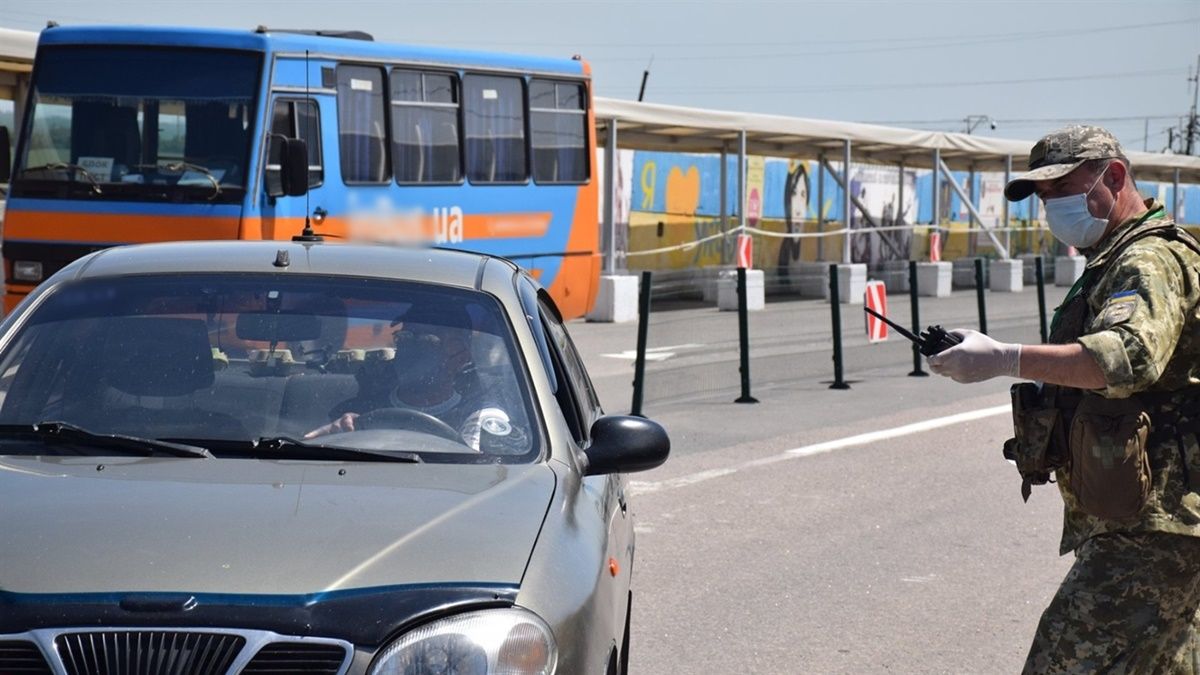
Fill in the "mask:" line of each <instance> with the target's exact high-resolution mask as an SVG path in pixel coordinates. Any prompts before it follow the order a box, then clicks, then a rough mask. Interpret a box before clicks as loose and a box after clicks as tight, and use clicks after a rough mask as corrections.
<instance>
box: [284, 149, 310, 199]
mask: <svg viewBox="0 0 1200 675" xmlns="http://www.w3.org/2000/svg"><path fill="white" fill-rule="evenodd" d="M279 143H280V148H279V183H280V186H281V187H282V188H283V194H285V195H287V196H288V197H300V196H302V195H303V194H304V193H306V192H308V144H307V143H305V142H304V141H303V140H301V139H299V138H281V139H279Z"/></svg>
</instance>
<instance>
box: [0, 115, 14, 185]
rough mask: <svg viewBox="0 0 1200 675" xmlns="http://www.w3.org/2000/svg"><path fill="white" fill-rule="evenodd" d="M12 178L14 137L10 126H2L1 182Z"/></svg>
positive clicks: (0, 149)
mask: <svg viewBox="0 0 1200 675" xmlns="http://www.w3.org/2000/svg"><path fill="white" fill-rule="evenodd" d="M11 179H12V139H11V138H10V137H9V135H8V127H0V183H7V182H9V180H11Z"/></svg>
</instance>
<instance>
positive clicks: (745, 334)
mask: <svg viewBox="0 0 1200 675" xmlns="http://www.w3.org/2000/svg"><path fill="white" fill-rule="evenodd" d="M737 294H738V347H739V350H740V351H741V357H742V363H741V365H740V366H738V370H739V371H741V373H742V395H741V396H739V397H737V398H736V399H734V401H733V402H734V403H758V399H756V398H754V397H753V396H751V395H750V317H749V316H748V314H749V311H748V309H747V307H746V268H744V267H739V268H738V271H737Z"/></svg>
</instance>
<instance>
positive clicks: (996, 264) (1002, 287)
mask: <svg viewBox="0 0 1200 675" xmlns="http://www.w3.org/2000/svg"><path fill="white" fill-rule="evenodd" d="M989 267H990V270H989V274H990V276H991V279H990V280H989V281H988V287H989V288H991V290H992V291H993V292H995V293H1020V292H1021V291H1023V290H1024V289H1025V271H1024V267H1025V266H1024V265H1023V264H1022V262H1021V260H1019V259H1015V258H1009V259H1008V260H993V261H992V262H991V265H990V266H989Z"/></svg>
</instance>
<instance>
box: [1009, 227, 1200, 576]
mask: <svg viewBox="0 0 1200 675" xmlns="http://www.w3.org/2000/svg"><path fill="white" fill-rule="evenodd" d="M1154 213H1155V211H1154V210H1152V211H1150V212H1148V213H1147V215H1146V216H1143V220H1142V221H1141V222H1139V223H1137V224H1136V225H1134V226H1132V227H1130V228H1129V229H1127V230H1125V231H1123V232H1121V233H1120V234H1118V235H1117V236H1118V237H1119V238H1118V239H1117V240H1116V241H1115V242H1113V243H1112V244H1111V245H1110V246H1108V247H1106V248H1105V249H1104V250H1103V251H1102V252H1101V253H1099V254H1098V255H1097V257H1096V258H1093V259H1092V260H1090V261H1089V264H1088V266H1087V268H1086V270H1085V271H1084V274H1083V275H1082V276H1081V277H1080V279H1079V280H1078V281H1077V282H1076V284H1075V285H1074V286H1073V287H1072V288H1071V290H1070V291H1069V292H1068V295H1067V298H1066V300H1064V302H1063V304H1062V305H1061V306H1060V307H1059V308H1058V310H1057V311H1056V312H1055V316H1054V322H1053V324H1052V329H1051V332H1050V336H1049V341H1050V342H1051V343H1053V344H1070V343H1073V342H1075V341H1076V340H1077V339H1078V338H1079V337H1081V336H1083V335H1084V334H1085V333H1086V331H1087V329H1088V327H1089V323H1090V322H1091V320H1092V312H1091V308H1090V306H1089V304H1088V298H1089V296H1090V295H1091V293H1092V291H1093V290H1094V289H1095V287H1096V285H1097V284H1098V283H1099V282H1100V280H1101V279H1102V278H1103V277H1104V275H1105V272H1106V271H1107V270H1108V269H1109V267H1110V266H1111V265H1112V264H1113V263H1114V262H1115V261H1116V260H1118V259H1119V258H1120V256H1121V254H1122V253H1123V252H1124V251H1125V250H1126V249H1127V248H1128V247H1129V246H1130V245H1131V244H1133V243H1134V242H1136V241H1139V240H1141V239H1145V238H1147V237H1162V238H1164V239H1167V240H1170V241H1177V242H1179V243H1181V244H1184V245H1185V246H1187V247H1188V248H1189V249H1191V250H1192V251H1194V252H1195V253H1197V255H1200V242H1197V241H1196V239H1195V238H1193V237H1192V236H1191V235H1190V234H1188V233H1187V232H1185V231H1183V230H1182V229H1180V228H1178V227H1176V225H1175V224H1174V223H1173V222H1172V221H1171V220H1169V219H1166V218H1161V219H1150V218H1149V216H1151V215H1153V214H1154ZM1040 394H1041V395H1040V397H1039V398H1040V399H1041V401H1042V404H1043V405H1044V406H1049V407H1050V408H1053V410H1054V412H1053V419H1054V424H1053V426H1054V428H1053V429H1051V430H1049V434H1048V442H1049V444H1050V445H1051V447H1050V448H1049V449H1048V451H1047V452H1048V455H1049V457H1050V458H1051V460H1057V461H1056V462H1055V466H1052V467H1048V468H1050V469H1051V470H1053V471H1054V473H1055V475H1056V476H1057V478H1058V483H1059V489H1060V491H1061V492H1062V496H1063V501H1064V503H1065V505H1066V514H1065V521H1064V530H1063V542H1062V549H1063V552H1064V553H1065V552H1067V551H1068V550H1071V549H1074V548H1076V547H1077V546H1078V545H1079V544H1081V543H1082V542H1083V541H1084V540H1086V538H1087V537H1089V536H1092V535H1094V534H1098V533H1100V532H1104V531H1112V530H1124V529H1131V530H1139V531H1142V530H1146V531H1168V532H1177V533H1181V534H1191V535H1195V536H1200V520H1196V519H1195V518H1194V517H1193V516H1194V513H1200V496H1198V495H1196V494H1194V493H1193V490H1194V489H1195V487H1200V476H1197V479H1198V480H1197V485H1195V486H1193V484H1192V483H1193V481H1192V478H1193V477H1192V475H1191V469H1190V468H1189V466H1190V465H1191V464H1193V462H1189V459H1188V457H1187V453H1186V448H1187V447H1189V446H1188V444H1187V443H1186V442H1185V435H1188V434H1191V435H1192V436H1191V438H1192V439H1195V438H1196V436H1195V434H1197V433H1200V414H1197V413H1198V412H1200V387H1186V388H1184V389H1179V390H1175V391H1155V390H1149V391H1143V392H1139V393H1137V394H1134V395H1132V396H1130V397H1128V398H1127V399H1106V398H1105V397H1103V396H1101V395H1100V394H1099V393H1096V392H1094V391H1086V390H1081V389H1075V388H1070V387H1062V386H1056V385H1043V386H1042V389H1041V392H1040ZM1015 405H1016V401H1015V396H1014V406H1015ZM1015 413H1016V408H1015V407H1014V414H1015ZM1026 423H1028V422H1027V421H1026ZM1171 441H1174V442H1171ZM1193 445H1194V443H1193ZM1170 446H1174V448H1175V452H1171V451H1170V450H1169V447H1170ZM1168 455H1177V456H1168ZM1023 478H1026V480H1024V481H1023V485H1022V492H1023V494H1024V495H1026V497H1027V496H1028V494H1029V492H1028V491H1029V485H1030V482H1031V481H1030V480H1029V479H1028V477H1025V476H1024V474H1023ZM1036 478H1037V477H1036V476H1035V477H1034V479H1035V480H1033V481H1032V482H1033V483H1035V484H1036V483H1037V482H1039V481H1038V480H1036ZM1040 482H1045V481H1040ZM1168 492H1169V493H1170V494H1172V495H1179V494H1184V495H1187V494H1188V493H1192V494H1190V495H1189V496H1190V497H1191V498H1192V499H1191V502H1192V503H1191V504H1186V505H1187V506H1188V507H1189V509H1190V511H1189V513H1188V514H1184V517H1180V515H1179V514H1177V513H1175V511H1177V510H1178V509H1176V508H1174V507H1173V506H1172V505H1171V504H1170V503H1166V502H1170V501H1173V500H1165V499H1164V498H1163V497H1164V495H1165V494H1167V493H1168ZM1184 501H1186V500H1184ZM1189 521H1191V522H1189Z"/></svg>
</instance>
